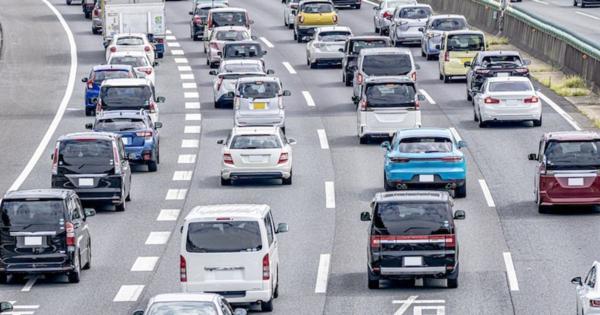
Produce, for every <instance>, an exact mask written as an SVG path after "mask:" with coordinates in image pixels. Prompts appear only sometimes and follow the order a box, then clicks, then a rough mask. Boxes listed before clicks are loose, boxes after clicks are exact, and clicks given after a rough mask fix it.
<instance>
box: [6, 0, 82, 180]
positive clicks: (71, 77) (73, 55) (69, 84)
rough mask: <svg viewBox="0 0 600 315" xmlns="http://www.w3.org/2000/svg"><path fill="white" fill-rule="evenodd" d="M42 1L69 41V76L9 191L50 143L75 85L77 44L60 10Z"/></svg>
mask: <svg viewBox="0 0 600 315" xmlns="http://www.w3.org/2000/svg"><path fill="white" fill-rule="evenodd" d="M42 2H43V3H44V4H46V6H48V8H50V11H52V13H54V15H56V18H57V19H58V21H59V22H60V25H61V26H62V27H63V29H64V30H65V33H67V40H68V41H69V53H70V55H71V65H70V67H69V78H68V80H67V88H66V90H65V94H64V95H63V98H62V100H61V101H60V105H59V106H58V109H57V110H56V114H55V115H54V118H53V119H52V122H51V123H50V126H48V129H47V130H46V133H45V134H44V137H42V140H41V141H40V143H39V144H38V146H37V148H36V149H35V151H34V152H33V155H31V158H30V159H29V161H28V162H27V164H26V165H25V168H23V171H21V173H20V174H19V176H18V177H17V179H15V181H14V182H13V183H12V185H11V186H10V187H9V188H8V190H9V191H11V190H17V189H19V187H21V185H22V184H23V182H24V181H25V179H27V176H29V174H30V173H31V171H32V170H33V168H34V167H35V165H36V164H37V162H38V161H39V159H40V157H41V156H42V154H43V153H44V150H45V149H46V146H48V143H50V140H51V139H52V135H54V132H55V131H56V128H57V127H58V124H59V123H60V121H61V120H62V117H63V115H64V114H65V111H66V109H67V105H68V104H69V100H71V96H72V95H73V87H74V86H75V75H77V45H76V44H75V38H74V37H73V33H72V32H71V29H70V28H69V25H68V24H67V22H66V21H65V19H64V18H63V16H62V15H61V14H60V12H58V10H57V9H56V8H55V7H54V6H53V5H52V4H51V3H50V2H48V0H42Z"/></svg>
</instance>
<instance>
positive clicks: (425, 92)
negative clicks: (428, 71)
mask: <svg viewBox="0 0 600 315" xmlns="http://www.w3.org/2000/svg"><path fill="white" fill-rule="evenodd" d="M419 92H421V94H423V96H425V99H427V102H429V104H432V105H435V104H436V103H435V101H434V100H433V97H431V95H429V93H427V91H425V90H423V89H420V90H419Z"/></svg>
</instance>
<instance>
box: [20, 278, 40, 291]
mask: <svg viewBox="0 0 600 315" xmlns="http://www.w3.org/2000/svg"><path fill="white" fill-rule="evenodd" d="M38 278H39V276H37V275H36V276H32V277H31V278H29V280H27V283H25V286H24V287H23V289H21V292H29V291H31V288H32V287H33V285H34V284H35V282H36V281H37V279H38Z"/></svg>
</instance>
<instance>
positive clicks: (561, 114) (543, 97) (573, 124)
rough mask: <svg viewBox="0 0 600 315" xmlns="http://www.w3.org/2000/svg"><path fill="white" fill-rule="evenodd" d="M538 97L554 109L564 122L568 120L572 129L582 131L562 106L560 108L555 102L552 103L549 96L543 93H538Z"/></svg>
mask: <svg viewBox="0 0 600 315" xmlns="http://www.w3.org/2000/svg"><path fill="white" fill-rule="evenodd" d="M538 96H539V97H540V98H541V99H542V100H543V101H544V102H545V103H546V104H548V105H550V107H552V109H554V111H555V112H557V113H558V114H559V115H560V116H562V118H564V120H566V121H567V122H568V123H569V125H571V127H573V128H574V129H575V130H581V127H579V125H578V124H577V122H575V119H573V117H571V115H569V114H567V112H565V111H564V110H563V109H562V108H561V107H560V106H558V104H556V103H554V101H552V100H551V99H550V98H549V97H548V96H546V95H544V94H542V93H541V92H538Z"/></svg>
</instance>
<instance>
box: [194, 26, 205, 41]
mask: <svg viewBox="0 0 600 315" xmlns="http://www.w3.org/2000/svg"><path fill="white" fill-rule="evenodd" d="M192 35H194V36H195V37H197V38H202V37H204V26H201V27H199V26H194V27H192Z"/></svg>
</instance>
